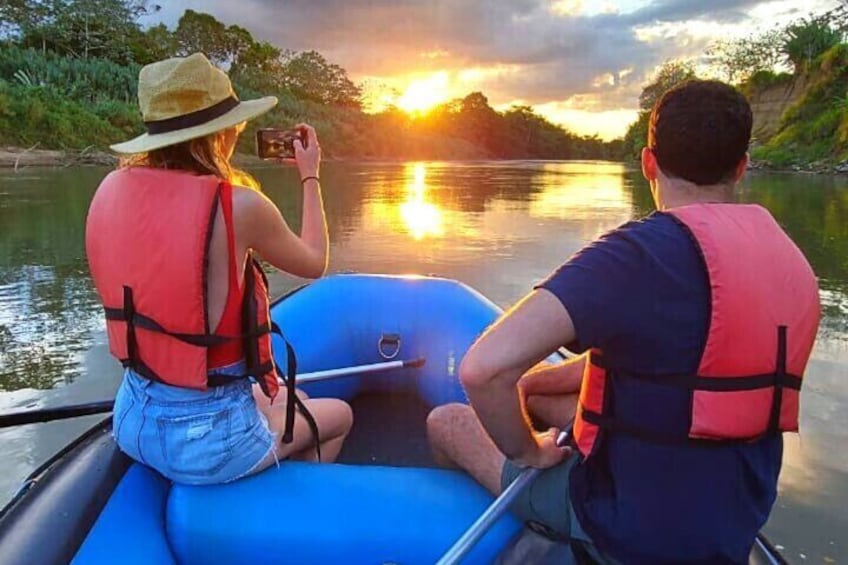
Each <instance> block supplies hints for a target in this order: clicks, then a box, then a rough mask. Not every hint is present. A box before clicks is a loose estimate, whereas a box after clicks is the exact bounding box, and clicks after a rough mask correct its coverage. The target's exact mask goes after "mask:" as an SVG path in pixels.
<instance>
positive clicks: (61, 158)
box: [0, 147, 848, 176]
mask: <svg viewBox="0 0 848 565" xmlns="http://www.w3.org/2000/svg"><path fill="white" fill-rule="evenodd" d="M325 160H326V161H329V162H333V161H360V162H377V161H382V162H391V161H397V162H402V161H410V160H416V159H414V158H406V159H373V158H358V157H337V158H325ZM425 160H427V159H425ZM490 160H492V161H511V160H513V159H490ZM519 160H520V159H519ZM234 161H235V162H236V163H237V164H238V165H239V166H243V167H249V166H255V165H262V164H265V162H264V161H262V160H261V159H259V158H258V157H256V156H254V155H250V154H245V153H238V154H236V155H235V156H234ZM117 164H118V157H117V156H116V155H114V154H112V153H107V152H105V151H100V150H97V149H85V150H82V151H63V150H56V149H38V148H37V147H31V148H24V147H0V169H13V170H21V169H27V168H31V167H52V168H60V167H76V166H100V167H114V166H116V165H117ZM748 169H749V170H752V171H764V172H772V173H801V174H822V175H839V176H845V175H848V161H846V162H843V163H839V164H836V165H826V164H822V163H812V164H808V165H795V166H793V167H788V168H787V167H784V168H776V167H771V166H769V165H767V164H766V163H762V162H756V161H752V162H751V163H750V164H749V166H748Z"/></svg>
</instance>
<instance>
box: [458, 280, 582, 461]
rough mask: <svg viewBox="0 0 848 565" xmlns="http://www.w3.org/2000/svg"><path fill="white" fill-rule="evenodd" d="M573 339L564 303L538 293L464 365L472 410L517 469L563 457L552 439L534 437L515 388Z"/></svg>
mask: <svg viewBox="0 0 848 565" xmlns="http://www.w3.org/2000/svg"><path fill="white" fill-rule="evenodd" d="M575 337H576V335H575V330H574V324H573V323H572V321H571V316H570V315H569V314H568V311H567V310H566V309H565V307H564V306H563V305H562V303H561V302H560V300H559V299H557V298H556V297H555V296H554V295H553V294H551V293H550V292H548V291H547V290H544V289H538V290H534V291H533V292H531V293H530V294H528V295H527V296H526V297H525V298H523V299H522V300H521V301H520V302H519V303H518V304H516V305H515V306H514V307H513V308H512V309H510V310H509V312H507V313H506V314H504V315H503V316H502V317H501V318H500V319H499V320H498V321H497V322H496V323H495V324H494V325H493V326H492V327H491V328H489V329H488V330H487V331H486V332H485V333H484V334H483V335H482V336H481V337H480V338H479V339H478V340H477V342H476V343H475V344H474V345H473V346H472V347H471V348H470V349H469V351H468V353H467V354H466V355H465V358H464V359H463V360H462V364H461V365H460V369H459V378H460V380H461V381H462V384H463V385H464V386H465V389H466V392H467V394H468V398H469V400H470V401H471V406H472V407H473V408H474V410H475V412H476V413H477V416H478V417H479V418H480V421H481V422H482V424H483V427H485V428H486V431H487V432H488V433H489V435H490V436H491V437H492V439H493V440H494V442H495V444H496V445H497V446H498V448H500V450H501V451H502V452H503V453H504V454H505V455H506V456H507V457H508V458H510V459H513V460H515V461H516V462H518V463H519V464H523V465H528V466H534V467H547V466H550V465H553V464H555V463H556V462H558V460H560V459H562V457H563V452H561V451H560V450H557V449H556V448H554V447H553V443H552V442H551V441H550V440H549V438H547V437H546V436H545V437H543V438H540V437H537V436H535V435H534V434H533V433H532V429H531V427H530V424H529V422H528V418H527V414H526V411H525V409H524V407H523V406H522V401H521V399H520V397H519V395H518V389H517V387H516V384H517V383H518V380H519V379H520V378H521V375H523V374H524V373H525V372H526V371H527V370H528V369H530V368H531V367H533V366H534V365H535V364H536V363H538V362H539V361H541V360H542V359H544V358H545V357H547V356H548V355H550V354H551V353H552V352H554V351H555V350H556V349H557V348H559V347H560V346H561V345H562V344H564V343H570V342H572V341H574V339H575ZM541 440H544V441H541Z"/></svg>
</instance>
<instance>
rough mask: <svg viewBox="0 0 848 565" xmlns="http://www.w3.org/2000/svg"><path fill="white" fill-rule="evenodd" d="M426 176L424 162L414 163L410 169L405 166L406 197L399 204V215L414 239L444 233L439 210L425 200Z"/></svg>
mask: <svg viewBox="0 0 848 565" xmlns="http://www.w3.org/2000/svg"><path fill="white" fill-rule="evenodd" d="M410 173H412V174H411V175H410ZM410 177H411V178H410ZM426 178H427V166H426V165H425V164H424V163H415V164H414V165H413V166H412V168H411V169H409V168H407V184H406V191H407V197H406V201H405V202H403V203H402V204H401V205H400V216H401V218H402V219H403V223H404V224H406V229H407V230H409V233H410V234H411V235H412V237H413V239H416V240H420V239H423V238H424V237H425V236H440V235H443V234H444V229H443V227H442V212H441V210H439V208H438V206H436V205H435V204H433V203H431V202H427V181H426Z"/></svg>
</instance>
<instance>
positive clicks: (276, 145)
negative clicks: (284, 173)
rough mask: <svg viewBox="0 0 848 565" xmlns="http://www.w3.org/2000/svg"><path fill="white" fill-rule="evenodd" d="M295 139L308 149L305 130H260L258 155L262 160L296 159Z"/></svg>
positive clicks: (257, 146) (257, 147)
mask: <svg viewBox="0 0 848 565" xmlns="http://www.w3.org/2000/svg"><path fill="white" fill-rule="evenodd" d="M295 139H299V140H300V142H301V143H302V144H303V146H304V147H306V131H305V130H303V129H288V130H284V129H276V128H263V129H258V130H256V154H257V155H258V156H259V158H260V159H294V140H295Z"/></svg>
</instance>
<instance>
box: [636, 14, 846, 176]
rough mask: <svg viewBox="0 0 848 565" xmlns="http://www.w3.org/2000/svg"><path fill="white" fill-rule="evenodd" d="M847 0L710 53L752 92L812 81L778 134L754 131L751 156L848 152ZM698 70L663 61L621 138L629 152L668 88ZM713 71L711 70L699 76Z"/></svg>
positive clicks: (837, 156) (825, 158) (778, 162)
mask: <svg viewBox="0 0 848 565" xmlns="http://www.w3.org/2000/svg"><path fill="white" fill-rule="evenodd" d="M846 34H848V0H843V1H842V4H841V5H839V6H838V7H836V8H834V9H832V10H828V11H825V12H823V13H820V14H810V15H808V16H805V17H801V18H799V19H797V20H795V21H792V22H790V23H789V24H787V25H785V26H780V27H777V28H773V29H768V30H765V31H760V32H754V33H751V34H749V35H747V36H744V37H741V38H738V39H731V40H721V41H718V42H716V43H714V44H713V45H712V46H710V48H709V49H708V50H707V52H706V53H705V54H704V55H705V59H706V61H708V62H709V64H710V67H711V69H712V71H713V74H712V76H714V77H715V78H720V79H722V80H724V81H726V82H729V83H730V84H733V85H735V86H736V87H737V88H739V89H740V90H741V91H742V92H743V93H744V94H745V95H746V96H748V97H749V98H755V97H756V96H757V95H758V93H760V92H762V91H764V90H765V89H768V88H771V87H774V86H779V85H789V84H790V83H792V82H794V81H796V80H798V79H800V80H802V81H803V83H804V84H806V88H805V89H804V92H802V93H801V95H800V97H799V99H798V101H797V102H796V103H795V104H794V105H792V106H791V107H789V108H788V109H787V111H786V112H785V113H784V114H783V116H782V117H781V122H780V125H779V129H778V132H777V134H776V135H774V136H773V137H771V138H769V139H756V140H755V143H754V146H753V150H752V156H753V157H754V158H755V159H758V160H761V161H762V162H763V163H764V164H767V165H774V166H779V167H785V166H798V167H802V168H803V167H806V166H808V165H810V164H811V163H816V162H819V163H822V164H826V163H839V162H841V161H845V160H848V94H846V92H847V91H848V44H846V43H845V41H846ZM693 78H699V77H698V75H697V73H696V69H695V66H694V64H693V62H692V61H682V60H672V61H667V62H666V63H665V64H663V65H662V66H661V67H660V68H659V70H658V71H657V72H656V74H655V76H654V77H653V79H652V80H651V81H650V82H649V83H648V84H647V85H646V86H645V87H644V88H643V90H642V94H641V96H640V97H639V108H640V110H639V118H638V120H637V121H636V122H634V123H633V124H632V125H631V126H630V128H629V129H628V131H627V134H626V135H625V137H624V140H623V150H624V152H625V154H626V158H629V159H635V158H638V155H639V153H640V152H641V149H642V147H644V146H645V144H646V140H647V133H648V121H649V118H650V112H651V108H652V107H653V105H654V103H655V102H656V101H657V100H659V98H660V97H661V96H662V94H663V93H664V92H666V91H667V90H668V89H670V88H672V87H674V86H675V85H677V84H680V83H681V82H684V81H686V80H690V79H693ZM701 78H708V77H701Z"/></svg>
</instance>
